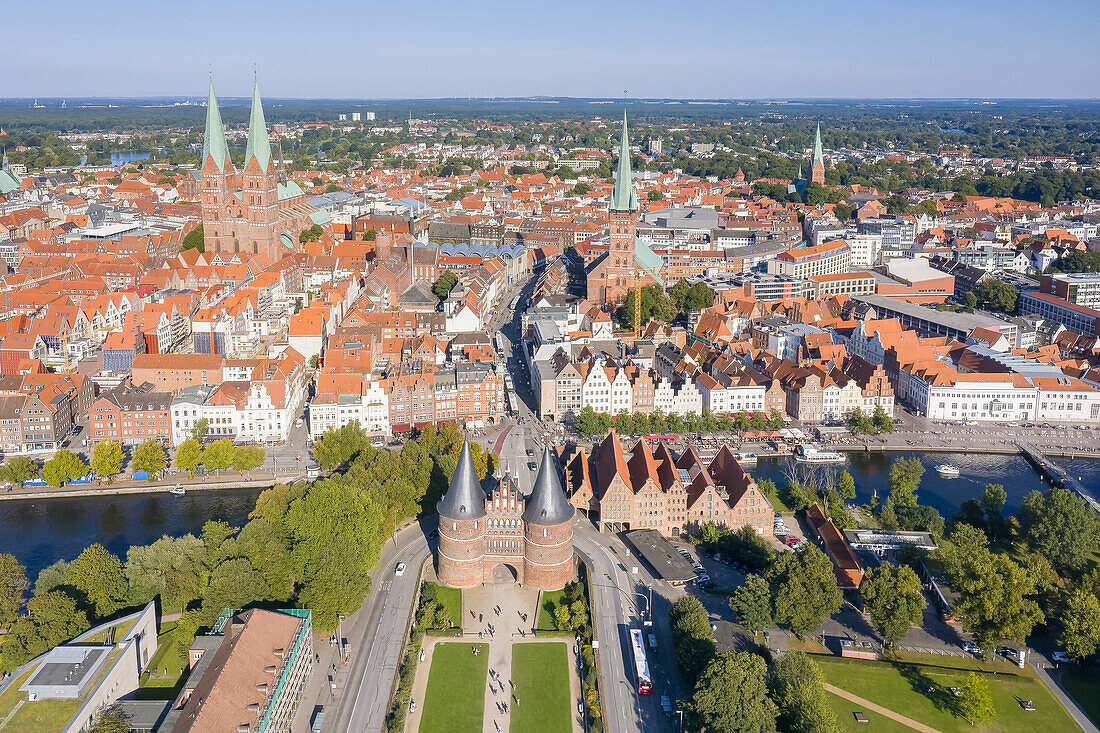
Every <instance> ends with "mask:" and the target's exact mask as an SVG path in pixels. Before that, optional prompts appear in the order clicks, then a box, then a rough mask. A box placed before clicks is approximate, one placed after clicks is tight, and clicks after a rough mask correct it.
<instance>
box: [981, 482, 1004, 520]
mask: <svg viewBox="0 0 1100 733" xmlns="http://www.w3.org/2000/svg"><path fill="white" fill-rule="evenodd" d="M1007 500H1008V494H1007V493H1005V487H1004V486H1002V485H1001V484H986V485H985V491H984V492H983V493H982V501H981V504H982V511H983V512H985V518H986V520H987V521H992V520H993V518H994V517H1000V516H1001V510H1002V509H1004V506H1005V502H1006V501H1007Z"/></svg>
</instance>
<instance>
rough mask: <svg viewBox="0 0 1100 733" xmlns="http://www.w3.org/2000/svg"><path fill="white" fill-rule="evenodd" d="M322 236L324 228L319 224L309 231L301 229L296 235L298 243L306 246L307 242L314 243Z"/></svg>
mask: <svg viewBox="0 0 1100 733" xmlns="http://www.w3.org/2000/svg"><path fill="white" fill-rule="evenodd" d="M318 185H320V184H318ZM324 234H325V230H324V228H323V227H322V226H321V225H320V224H314V225H313V226H311V227H310V228H309V229H303V230H302V231H301V232H300V233H299V234H298V241H299V242H300V243H302V244H306V243H307V242H316V241H317V240H318V239H320V238H321V237H322V236H324Z"/></svg>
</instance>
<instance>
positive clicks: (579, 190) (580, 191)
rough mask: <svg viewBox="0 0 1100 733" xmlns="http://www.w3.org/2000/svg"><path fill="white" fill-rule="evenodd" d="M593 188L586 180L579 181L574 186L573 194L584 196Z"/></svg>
mask: <svg viewBox="0 0 1100 733" xmlns="http://www.w3.org/2000/svg"><path fill="white" fill-rule="evenodd" d="M591 190H592V187H591V186H589V185H588V184H587V183H585V182H584V181H579V182H578V183H577V185H576V186H573V195H574V196H584V195H585V194H586V193H588V192H589V191H591Z"/></svg>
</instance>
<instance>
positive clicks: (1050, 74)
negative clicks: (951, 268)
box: [0, 0, 1100, 98]
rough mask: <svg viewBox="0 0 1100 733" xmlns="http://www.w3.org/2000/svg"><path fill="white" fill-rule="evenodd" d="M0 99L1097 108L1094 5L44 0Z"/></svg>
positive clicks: (17, 14) (10, 51)
mask: <svg viewBox="0 0 1100 733" xmlns="http://www.w3.org/2000/svg"><path fill="white" fill-rule="evenodd" d="M3 21H4V26H5V28H6V32H5V33H4V43H5V50H4V62H3V65H2V66H0V76H2V77H3V80H4V81H3V84H0V96H3V97H16V96H18V97H26V96H40V97H55V96H144V95H202V94H204V92H205V87H206V76H207V70H208V68H209V67H210V66H211V65H212V66H213V70H214V82H215V85H216V87H217V89H218V92H219V94H222V95H226V96H246V95H248V94H249V91H250V80H251V74H252V65H253V62H255V63H256V64H257V65H258V68H259V74H260V88H261V91H262V92H263V94H264V95H265V96H269V97H273V96H280V97H304V98H309V97H355V98H360V97H366V98H375V97H391V98H392V97H400V98H407V97H444V96H448V97H449V96H457V97H467V96H511V95H533V94H543V95H553V96H578V97H620V96H621V95H622V93H623V90H629V94H630V96H632V97H643V98H644V97H697V98H699V97H701V98H761V97H765V98H766V97H1048V98H1049V97H1062V98H1065V97H1073V98H1096V97H1100V50H1098V47H1097V44H1096V38H1097V31H1098V29H1100V2H1096V0H1044V2H1041V3H1034V2H1024V1H1023V0H1001V1H999V2H998V1H996V0H951V1H950V2H941V1H939V0H932V1H930V2H920V3H917V2H911V1H910V2H905V3H901V2H896V0H880V1H879V2H847V1H844V0H818V1H817V2H801V0H795V1H791V0H788V1H785V2H784V1H779V2H769V1H768V0H755V1H754V2H744V1H743V0H716V1H711V0H698V1H696V2H682V1H681V2H668V0H664V1H662V2H651V1H650V0H636V1H635V2H631V3H627V2H621V1H619V0H584V1H577V0H542V1H541V2H539V1H536V2H529V1H528V0H510V1H508V2H498V1H497V0H466V1H465V2H457V1H453V0H452V1H449V2H442V1H440V0H420V1H419V2H385V3H382V2H377V0H328V1H323V2H311V1H310V0H304V1H303V0H296V1H295V2H286V1H284V0H270V1H269V2H265V3H259V2H253V1H252V0H219V2H208V0H185V1H184V2H163V0H159V1H158V0H113V1H112V0H107V1H105V2H87V0H81V1H80V2H75V1H73V0H53V1H52V0H46V1H45V2H41V3H27V2H19V3H9V4H7V6H6V7H5V8H4V11H3Z"/></svg>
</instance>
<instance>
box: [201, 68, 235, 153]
mask: <svg viewBox="0 0 1100 733" xmlns="http://www.w3.org/2000/svg"><path fill="white" fill-rule="evenodd" d="M207 158H213V159H214V164H215V165H216V166H218V170H220V171H224V170H225V166H226V164H227V163H228V165H229V167H230V168H232V167H233V163H232V161H231V160H229V146H228V145H226V143H225V126H224V125H222V114H221V112H219V111H218V99H217V97H215V96H214V80H213V79H211V80H210V96H209V97H207V100H206V134H205V135H204V136H203V139H202V161H203V165H205V164H206V159H207Z"/></svg>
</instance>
